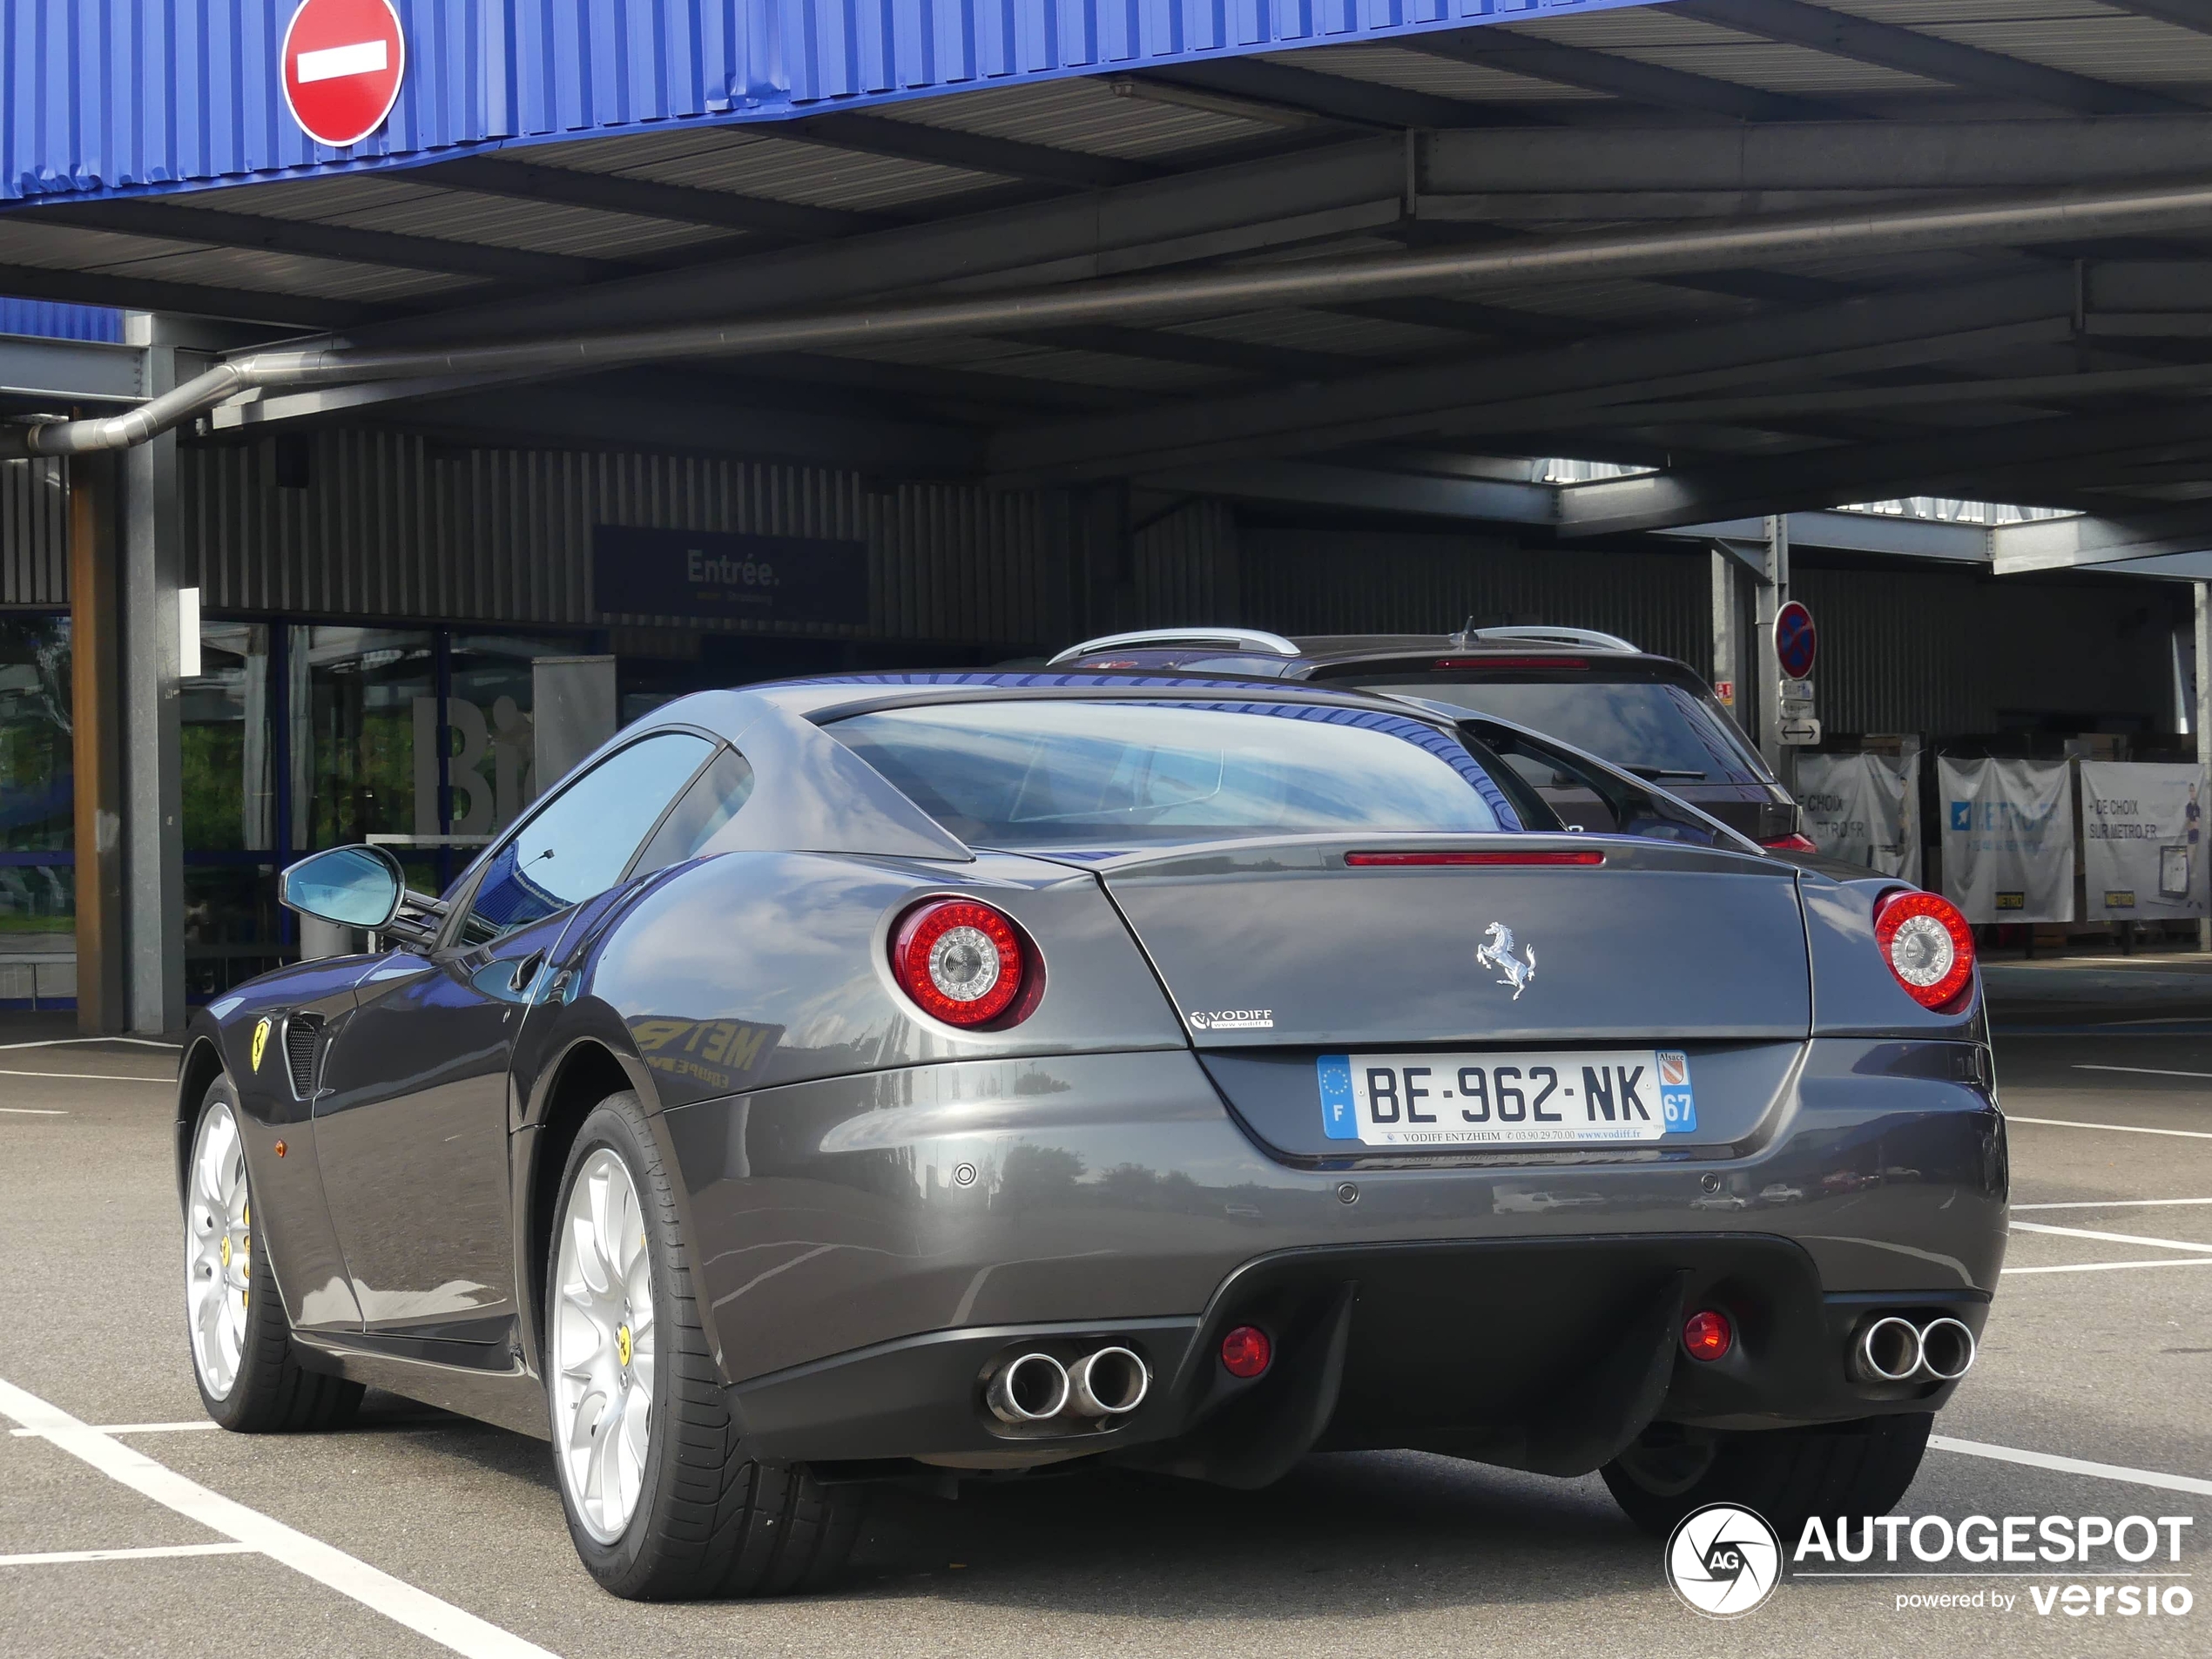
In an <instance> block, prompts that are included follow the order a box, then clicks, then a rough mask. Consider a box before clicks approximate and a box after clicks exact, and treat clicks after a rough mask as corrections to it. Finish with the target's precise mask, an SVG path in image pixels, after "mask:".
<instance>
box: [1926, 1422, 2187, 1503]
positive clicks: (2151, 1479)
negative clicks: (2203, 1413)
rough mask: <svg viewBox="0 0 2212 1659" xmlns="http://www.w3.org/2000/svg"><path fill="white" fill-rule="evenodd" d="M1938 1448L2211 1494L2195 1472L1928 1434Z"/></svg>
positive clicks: (2033, 1466)
mask: <svg viewBox="0 0 2212 1659" xmlns="http://www.w3.org/2000/svg"><path fill="white" fill-rule="evenodd" d="M1928 1448H1929V1450H1931V1451H1935V1452H1963V1453H1965V1454H1966V1456H1968V1457H1986V1458H1993V1459H1994V1460H1996V1461H1998V1462H2000V1463H2023V1464H2026V1465H2027V1467H2029V1468H2031V1469H2055V1470H2057V1471H2058V1472H2059V1473H2060V1474H2087V1475H2091V1476H2094V1478H2095V1479H2097V1480H2125V1481H2128V1482H2129V1483H2130V1484H2131V1485H2134V1486H2139V1487H2158V1488H2159V1489H2160V1490H2161V1491H2162V1492H2195V1493H2198V1494H2202V1495H2203V1496H2205V1497H2212V1480H2198V1479H2197V1478H2196V1476H2195V1475H2193V1474H2166V1473H2165V1472H2164V1471H2162V1470H2160V1469H2131V1468H2128V1467H2126V1466H2125V1465H2123V1464H2119V1463H2091V1462H2088V1461H2087V1460H2085V1459H2082V1458H2078V1457H2054V1456H2053V1455H2052V1454H2051V1453H2048V1452H2023V1451H2020V1450H2019V1449H2018V1448H2017V1447H2010V1446H1991V1445H1988V1444H1986V1442H1984V1441H1981V1440H1953V1439H1952V1437H1951V1436H1950V1435H1948V1434H1931V1435H1929V1436H1928Z"/></svg>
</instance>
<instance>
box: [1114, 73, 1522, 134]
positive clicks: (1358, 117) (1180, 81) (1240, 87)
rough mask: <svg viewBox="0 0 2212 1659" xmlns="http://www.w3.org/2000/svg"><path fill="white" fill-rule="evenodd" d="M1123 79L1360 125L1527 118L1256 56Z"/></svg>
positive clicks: (1500, 122)
mask: <svg viewBox="0 0 2212 1659" xmlns="http://www.w3.org/2000/svg"><path fill="white" fill-rule="evenodd" d="M1129 78H1130V80H1133V81H1138V82H1147V81H1150V82H1157V83H1159V84H1163V85H1167V86H1186V87H1192V88H1195V89H1197V90H1198V91H1206V92H1218V93H1221V94H1222V95H1224V97H1227V98H1250V99H1252V100H1254V101H1255V102H1257V103H1259V104H1263V105H1280V106H1282V107H1284V108H1285V109H1290V110H1295V111H1304V112H1305V113H1308V114H1311V115H1316V116H1320V117H1322V118H1325V119H1328V120H1334V121H1349V122H1352V123H1355V124H1357V125H1364V126H1381V127H1409V128H1419V127H1429V128H1434V127H1497V126H1508V125H1521V123H1522V122H1524V121H1526V120H1527V116H1526V115H1525V114H1524V113H1523V112H1521V111H1501V110H1499V109H1498V108H1497V107H1496V106H1495V105H1485V104H1473V103H1469V102H1467V100H1466V99H1464V98H1440V97H1439V96H1438V95H1437V94H1435V93H1433V92H1415V91H1408V90H1407V89H1406V88H1404V87H1402V86H1390V85H1386V84H1381V83H1379V82H1375V81H1356V80H1353V79H1352V78H1351V77H1349V76H1346V75H1328V74H1321V73H1317V72H1316V71H1313V70H1310V69H1301V68H1299V67H1298V66H1296V65H1294V64H1271V63H1267V62H1265V61H1264V60H1262V59H1260V58H1258V57H1224V58H1221V59H1218V60H1217V61H1215V62H1212V63H1201V64H1173V65H1170V66H1163V67H1162V68H1159V69H1148V70H1146V71H1143V73H1141V74H1136V75H1131V76H1130V77H1129Z"/></svg>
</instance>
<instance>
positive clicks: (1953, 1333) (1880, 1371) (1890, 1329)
mask: <svg viewBox="0 0 2212 1659" xmlns="http://www.w3.org/2000/svg"><path fill="white" fill-rule="evenodd" d="M1975 1352H1976V1350H1975V1346H1974V1333H1973V1332H1972V1331H1971V1330H1969V1329H1967V1327H1966V1325H1963V1324H1961V1323H1960V1322H1959V1320H1957V1319H1952V1318H1939V1319H1931V1320H1929V1321H1928V1323H1927V1324H1925V1325H1914V1324H1913V1323H1912V1321H1911V1320H1910V1319H1905V1318H1899V1317H1898V1315H1896V1314H1894V1313H1892V1314H1887V1315H1885V1316H1884V1317H1883V1318H1878V1319H1870V1320H1869V1321H1867V1323H1866V1324H1865V1325H1861V1326H1860V1327H1859V1331H1858V1335H1857V1336H1856V1337H1854V1338H1852V1339H1851V1374H1852V1375H1853V1376H1855V1377H1857V1378H1858V1379H1859V1381H1861V1382H1877V1383H1901V1382H1910V1381H1912V1379H1914V1378H1916V1377H1924V1376H1925V1377H1932V1378H1934V1379H1936V1380H1937V1381H1938V1382H1956V1381H1958V1380H1959V1378H1961V1377H1963V1376H1965V1375H1966V1373H1967V1372H1969V1371H1971V1370H1973V1364H1974V1356H1975Z"/></svg>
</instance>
